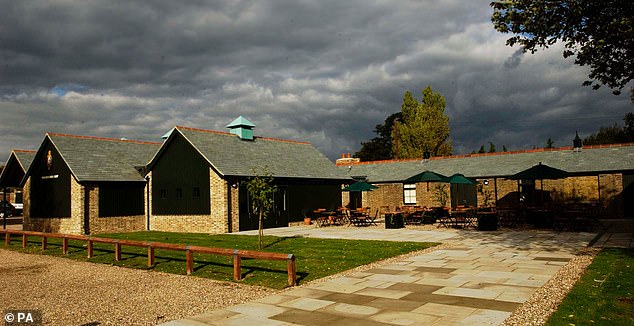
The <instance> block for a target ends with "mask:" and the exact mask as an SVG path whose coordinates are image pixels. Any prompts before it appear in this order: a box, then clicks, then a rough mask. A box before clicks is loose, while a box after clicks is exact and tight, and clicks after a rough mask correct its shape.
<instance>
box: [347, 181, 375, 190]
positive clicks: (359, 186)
mask: <svg viewBox="0 0 634 326" xmlns="http://www.w3.org/2000/svg"><path fill="white" fill-rule="evenodd" d="M374 189H379V187H377V186H373V185H371V184H369V183H367V182H364V181H357V182H355V183H353V184H351V185H349V186H347V187H345V188H343V189H342V190H341V191H372V190H374Z"/></svg>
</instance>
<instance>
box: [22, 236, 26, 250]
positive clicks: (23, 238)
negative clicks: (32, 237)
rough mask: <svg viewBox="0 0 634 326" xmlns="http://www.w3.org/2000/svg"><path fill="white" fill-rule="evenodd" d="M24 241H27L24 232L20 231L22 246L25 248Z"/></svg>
mask: <svg viewBox="0 0 634 326" xmlns="http://www.w3.org/2000/svg"><path fill="white" fill-rule="evenodd" d="M26 241H27V237H26V233H22V248H26Z"/></svg>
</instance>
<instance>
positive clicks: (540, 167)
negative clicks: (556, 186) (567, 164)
mask: <svg viewBox="0 0 634 326" xmlns="http://www.w3.org/2000/svg"><path fill="white" fill-rule="evenodd" d="M569 175H570V174H569V173H568V172H566V171H564V170H560V169H556V168H553V167H550V166H548V165H546V164H542V162H539V164H537V165H534V166H532V167H530V168H528V169H526V170H524V171H520V172H518V173H515V174H514V175H512V176H510V177H509V179H511V180H543V179H547V180H554V179H564V178H567V177H568V176H569Z"/></svg>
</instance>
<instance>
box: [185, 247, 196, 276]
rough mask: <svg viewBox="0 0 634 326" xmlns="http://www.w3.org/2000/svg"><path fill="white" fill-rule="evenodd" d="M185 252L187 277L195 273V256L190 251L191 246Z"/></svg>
mask: <svg viewBox="0 0 634 326" xmlns="http://www.w3.org/2000/svg"><path fill="white" fill-rule="evenodd" d="M186 248H187V250H186V251H185V269H186V270H187V275H191V273H193V272H194V254H193V253H192V251H191V250H190V249H189V246H187V247H186Z"/></svg>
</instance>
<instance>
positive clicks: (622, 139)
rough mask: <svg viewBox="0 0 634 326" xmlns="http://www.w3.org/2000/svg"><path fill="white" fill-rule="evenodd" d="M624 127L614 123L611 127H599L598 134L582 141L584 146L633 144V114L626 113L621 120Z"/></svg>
mask: <svg viewBox="0 0 634 326" xmlns="http://www.w3.org/2000/svg"><path fill="white" fill-rule="evenodd" d="M623 121H625V126H624V127H622V128H621V127H619V126H618V125H617V124H616V123H615V124H614V125H612V126H611V127H601V128H599V132H597V133H594V134H591V135H590V136H588V137H586V138H585V139H584V140H583V144H584V145H604V144H619V143H629V142H634V113H632V112H628V113H627V114H626V115H625V117H624V118H623Z"/></svg>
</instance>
